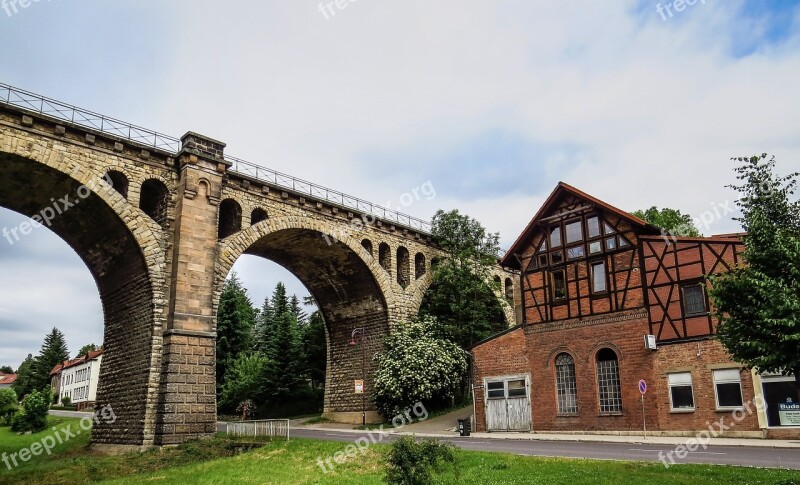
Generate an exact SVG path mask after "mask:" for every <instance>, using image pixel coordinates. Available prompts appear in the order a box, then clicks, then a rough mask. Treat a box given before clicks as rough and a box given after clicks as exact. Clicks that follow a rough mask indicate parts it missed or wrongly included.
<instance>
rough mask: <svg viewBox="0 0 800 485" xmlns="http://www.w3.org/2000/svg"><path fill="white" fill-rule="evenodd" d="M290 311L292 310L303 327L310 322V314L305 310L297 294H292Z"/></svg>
mask: <svg viewBox="0 0 800 485" xmlns="http://www.w3.org/2000/svg"><path fill="white" fill-rule="evenodd" d="M289 311H291V312H292V316H294V319H295V321H297V324H298V325H300V326H301V327H302V326H303V325H305V324H306V323H308V314H307V313H306V312H305V311H303V307H302V305H301V304H300V299H299V298H297V295H292V297H291V298H290V299H289Z"/></svg>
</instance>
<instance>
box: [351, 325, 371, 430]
mask: <svg viewBox="0 0 800 485" xmlns="http://www.w3.org/2000/svg"><path fill="white" fill-rule="evenodd" d="M357 335H359V336H360V340H361V426H363V427H364V428H366V427H367V378H366V357H367V330H366V329H365V328H364V327H358V328H354V329H353V332H352V333H351V334H350V342H348V345H349V346H350V347H355V346H356V345H358V343H359V342H358V340H356V336H357Z"/></svg>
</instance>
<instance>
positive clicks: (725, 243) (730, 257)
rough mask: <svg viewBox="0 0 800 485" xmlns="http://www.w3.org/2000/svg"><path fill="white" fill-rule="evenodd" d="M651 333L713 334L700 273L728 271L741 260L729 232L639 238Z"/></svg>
mask: <svg viewBox="0 0 800 485" xmlns="http://www.w3.org/2000/svg"><path fill="white" fill-rule="evenodd" d="M641 248H642V260H643V266H644V271H645V286H646V288H647V291H646V294H645V300H646V302H647V307H648V313H649V315H650V333H651V334H652V335H655V336H656V338H657V339H658V341H659V342H660V343H668V342H674V341H679V340H684V339H689V340H691V339H698V338H706V337H708V336H710V335H713V333H714V329H715V328H716V319H714V318H713V317H712V315H711V308H710V303H709V300H708V294H707V291H706V289H707V288H706V282H705V279H704V276H705V275H712V274H717V273H721V272H726V271H730V270H731V269H732V268H733V267H734V266H735V265H736V264H738V263H739V262H740V261H741V252H742V251H743V250H744V245H743V244H742V241H741V240H740V239H739V238H738V237H736V236H735V235H734V236H731V237H728V236H725V237H721V236H717V237H705V238H672V237H669V236H664V237H654V236H643V237H642V238H641Z"/></svg>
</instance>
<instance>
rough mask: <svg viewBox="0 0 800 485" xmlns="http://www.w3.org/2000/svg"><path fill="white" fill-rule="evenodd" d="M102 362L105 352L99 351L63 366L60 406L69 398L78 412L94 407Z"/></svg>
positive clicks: (59, 388) (60, 378) (59, 387)
mask: <svg viewBox="0 0 800 485" xmlns="http://www.w3.org/2000/svg"><path fill="white" fill-rule="evenodd" d="M102 360H103V351H102V350H98V351H94V352H89V353H88V354H86V355H85V356H81V357H80V358H78V359H75V360H71V361H68V362H65V363H64V364H63V367H62V368H61V371H60V376H59V381H58V382H59V386H58V390H59V397H58V404H59V405H63V399H64V398H65V397H69V400H70V402H71V403H72V405H74V406H77V408H78V410H83V409H87V408H92V407H93V406H94V401H95V398H96V396H97V382H98V378H99V376H100V363H101V361H102Z"/></svg>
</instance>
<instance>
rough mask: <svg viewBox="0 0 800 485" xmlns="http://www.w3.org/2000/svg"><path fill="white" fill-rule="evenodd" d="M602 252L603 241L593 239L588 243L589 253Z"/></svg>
mask: <svg viewBox="0 0 800 485" xmlns="http://www.w3.org/2000/svg"><path fill="white" fill-rule="evenodd" d="M602 252H603V243H602V242H600V241H594V242H590V243H589V254H597V253H602Z"/></svg>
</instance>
